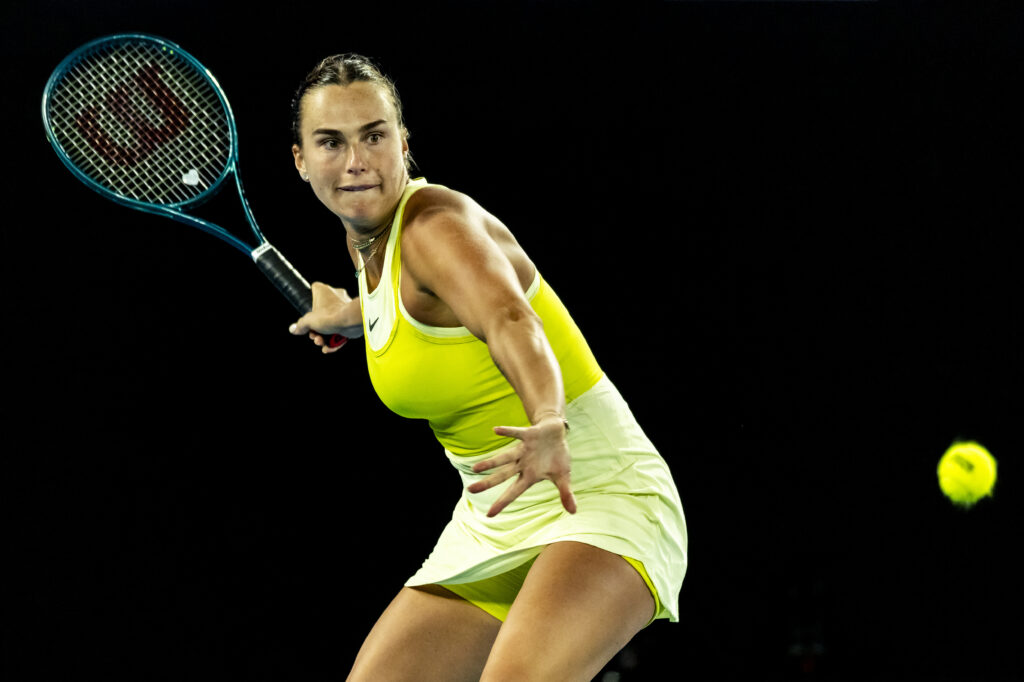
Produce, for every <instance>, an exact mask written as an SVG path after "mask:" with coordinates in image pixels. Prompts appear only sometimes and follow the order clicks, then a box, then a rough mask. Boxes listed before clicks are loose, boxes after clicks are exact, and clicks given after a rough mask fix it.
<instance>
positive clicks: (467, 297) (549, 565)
mask: <svg viewBox="0 0 1024 682" xmlns="http://www.w3.org/2000/svg"><path fill="white" fill-rule="evenodd" d="M293 132H294V146H293V147H292V151H293V154H294V157H295V166H296V168H297V169H298V172H299V174H300V177H301V178H302V179H303V180H304V181H306V182H308V183H309V184H310V186H311V187H312V190H313V193H314V194H315V195H316V197H317V198H318V199H319V200H320V201H321V202H322V203H323V204H324V205H325V206H326V207H327V208H328V209H330V211H331V212H332V213H334V214H335V215H336V216H337V217H338V218H339V219H340V220H341V223H342V225H343V227H344V229H345V231H346V234H347V236H348V245H349V254H350V256H351V258H352V262H353V264H354V266H355V269H356V273H357V275H358V279H359V295H358V297H357V298H352V297H351V296H350V295H349V294H348V293H347V292H346V291H345V290H344V289H343V288H333V287H330V286H327V285H324V284H321V283H316V284H314V285H313V301H314V302H313V311H312V312H310V313H309V314H307V315H304V316H303V317H301V318H300V319H299V320H298V321H297V322H296V323H295V324H293V325H292V327H291V332H292V333H293V334H297V335H308V336H309V338H311V339H312V340H313V342H314V343H315V344H316V345H318V346H321V347H322V348H323V352H325V353H329V352H336V350H337V349H332V348H328V347H327V346H326V345H325V344H324V336H325V335H328V334H333V333H340V334H344V335H347V336H349V337H357V336H360V335H363V336H364V337H365V348H366V360H367V365H368V368H369V373H370V378H371V380H372V383H373V386H374V388H375V389H376V392H377V394H378V395H379V396H380V399H381V400H382V401H383V402H384V403H385V404H386V405H387V406H388V407H389V408H391V409H392V410H393V411H395V412H396V413H398V414H399V415H401V416H404V417H410V418H422V419H426V420H428V421H429V424H430V426H431V428H432V429H433V432H434V434H435V436H436V437H437V440H438V441H439V442H440V444H441V446H443V447H444V449H445V453H446V455H447V457H448V459H449V461H450V462H451V464H452V466H453V467H454V468H455V470H456V471H457V473H458V475H459V476H460V477H461V478H462V481H463V483H464V491H463V494H462V496H461V498H460V499H458V500H457V501H456V503H455V508H454V511H453V513H452V518H451V521H450V523H448V525H447V526H446V527H445V528H444V529H443V530H442V532H441V535H440V537H439V539H438V541H437V544H436V546H435V548H434V550H433V551H432V552H431V553H430V555H429V556H428V557H427V558H426V560H425V561H424V562H423V564H422V566H421V567H420V569H419V570H418V571H417V572H416V573H415V574H414V575H412V576H411V577H410V578H409V579H408V581H407V582H406V583H405V586H404V587H402V588H401V589H400V590H399V592H398V594H397V596H396V597H395V598H394V600H393V601H392V602H391V604H390V605H389V606H388V607H387V609H386V610H385V611H384V613H383V615H381V617H380V619H379V620H378V621H377V623H376V625H374V627H373V628H372V630H371V631H370V633H369V635H368V636H367V638H366V640H365V642H364V643H363V645H362V647H361V649H360V651H359V654H358V656H357V657H356V660H355V662H354V664H353V667H352V670H351V673H350V676H349V679H350V680H372V681H373V682H381V681H384V680H416V681H417V682H422V681H424V680H445V681H451V680H558V681H559V682H565V681H566V680H590V679H592V678H593V677H594V676H595V675H596V674H597V673H598V672H600V670H601V669H602V668H603V667H604V665H605V664H606V663H607V662H608V661H610V660H611V659H612V658H613V657H614V656H615V654H616V653H617V652H618V651H619V650H620V649H622V648H623V647H624V646H625V645H626V644H627V643H628V642H629V641H630V639H632V638H633V636H634V635H636V633H637V632H639V631H640V630H642V629H643V628H645V627H646V626H647V625H649V624H650V623H651V622H652V621H654V620H655V619H667V620H669V621H677V620H678V595H679V590H680V587H681V584H682V580H683V575H684V573H685V572H686V566H687V550H686V544H687V539H686V537H687V536H686V524H685V521H684V517H683V511H682V507H681V504H680V500H679V495H678V492H677V490H676V486H675V483H674V482H673V479H672V476H671V473H670V471H669V468H668V466H667V464H666V463H665V461H664V459H663V458H662V457H661V456H660V455H659V454H658V452H657V450H656V449H655V447H654V446H653V445H652V443H651V442H650V440H649V439H648V438H647V437H646V436H645V435H644V433H643V431H642V430H641V429H640V427H639V426H638V425H637V423H636V420H635V419H634V417H633V415H632V413H631V412H630V410H629V407H628V406H627V404H626V403H625V401H624V400H623V398H622V397H621V396H620V394H619V393H618V391H617V390H616V388H615V386H614V385H613V384H612V383H611V381H610V380H609V379H608V377H607V376H605V374H604V373H603V372H602V370H601V367H600V365H599V364H598V362H597V360H596V359H595V357H594V355H593V354H592V352H591V350H590V348H589V347H588V345H587V342H586V340H585V339H584V337H583V335H582V334H581V333H580V330H579V328H578V327H577V325H576V324H575V323H574V322H573V319H572V318H571V317H570V315H569V313H568V311H567V310H566V308H565V306H564V305H563V304H562V302H561V301H560V300H559V298H558V297H557V296H556V295H555V292H554V290H553V289H552V288H551V285H550V284H549V283H548V281H547V280H546V279H544V278H543V277H542V276H541V274H540V273H539V272H538V271H537V268H536V267H535V266H534V264H533V262H532V261H531V260H530V258H529V256H527V254H526V253H525V252H524V251H523V249H522V248H521V247H520V245H519V244H518V242H517V241H516V239H515V237H514V236H513V235H512V233H511V232H510V231H509V229H508V228H507V227H506V226H505V225H503V224H502V223H501V221H500V220H498V219H497V218H496V217H494V216H493V215H491V214H490V213H488V212H487V211H486V210H485V209H484V208H482V207H481V206H480V205H479V204H477V203H476V202H475V201H474V200H473V199H471V198H470V197H468V196H466V195H465V194H461V193H459V192H457V191H454V190H452V189H448V188H446V187H443V186H440V185H434V184H429V183H428V182H427V181H426V180H425V179H423V178H418V179H411V178H410V172H409V169H410V160H409V140H408V137H409V135H408V130H407V129H406V126H405V122H404V120H403V116H402V107H401V101H400V99H399V96H398V93H397V91H396V89H395V87H394V84H393V83H392V82H391V81H390V80H389V79H388V78H387V77H386V76H385V75H383V73H382V72H381V71H380V70H379V69H378V68H377V67H376V66H375V65H374V64H372V63H371V62H370V61H369V60H367V59H365V58H363V57H361V56H358V55H351V54H350V55H339V56H334V57H330V58H328V59H325V60H324V61H323V62H321V63H320V64H319V65H318V66H317V67H316V68H315V69H314V70H313V71H312V72H311V73H310V74H309V75H308V76H307V78H306V79H305V81H304V82H303V83H302V85H301V87H300V88H299V90H298V91H297V93H296V96H295V99H294V101H293ZM381 455H382V456H391V455H388V453H381ZM395 456H397V455H395ZM402 456H407V455H406V454H403V455H402Z"/></svg>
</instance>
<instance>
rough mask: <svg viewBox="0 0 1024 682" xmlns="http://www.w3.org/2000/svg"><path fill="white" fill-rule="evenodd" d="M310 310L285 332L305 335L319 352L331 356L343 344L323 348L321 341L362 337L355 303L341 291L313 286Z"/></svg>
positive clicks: (360, 323)
mask: <svg viewBox="0 0 1024 682" xmlns="http://www.w3.org/2000/svg"><path fill="white" fill-rule="evenodd" d="M312 290H313V310H312V311H310V312H308V313H306V314H305V315H303V316H302V317H300V318H299V319H298V321H296V322H295V323H294V324H292V326H290V327H289V328H288V331H290V332H291V333H292V334H295V335H296V336H300V335H302V334H308V335H309V338H310V339H312V341H313V343H314V344H316V345H317V346H320V348H321V350H322V352H324V353H333V352H335V351H336V350H338V349H339V348H341V347H342V346H344V345H345V344H344V343H342V344H341V345H339V346H335V347H334V348H332V347H330V346H329V345H327V341H326V339H325V338H324V337H326V336H331V335H332V334H340V335H342V336H344V337H347V338H357V337H359V336H362V335H363V323H362V313H361V311H360V307H359V299H357V298H356V299H353V298H352V297H351V296H349V294H348V292H347V291H345V290H344V289H335V288H333V287H329V286H327V285H326V284H322V283H320V282H313V285H312Z"/></svg>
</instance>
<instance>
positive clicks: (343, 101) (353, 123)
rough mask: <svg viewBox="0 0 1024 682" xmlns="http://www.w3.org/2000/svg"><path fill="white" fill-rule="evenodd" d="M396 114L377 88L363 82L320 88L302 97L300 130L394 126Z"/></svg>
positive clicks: (378, 87) (389, 101) (383, 91)
mask: <svg viewBox="0 0 1024 682" xmlns="http://www.w3.org/2000/svg"><path fill="white" fill-rule="evenodd" d="M396 118H397V113H396V112H395V107H394V105H393V104H392V103H391V99H390V97H388V94H387V92H386V91H385V90H384V88H382V87H381V86H379V85H377V84H376V83H370V82H367V81H356V82H354V83H350V84H349V85H324V86H321V87H319V88H316V89H314V90H310V91H309V92H307V93H306V94H305V96H304V97H303V98H302V127H303V129H305V130H313V129H316V128H322V127H325V126H328V127H332V128H335V129H337V130H344V129H345V128H346V127H355V128H358V127H359V126H361V125H363V124H365V123H368V122H370V121H378V120H385V121H387V122H389V123H395V119H396Z"/></svg>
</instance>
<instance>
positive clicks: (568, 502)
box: [552, 474, 576, 514]
mask: <svg viewBox="0 0 1024 682" xmlns="http://www.w3.org/2000/svg"><path fill="white" fill-rule="evenodd" d="M552 483H554V484H555V486H556V487H557V488H558V495H559V497H560V498H561V500H562V506H563V507H565V511H567V512H569V513H570V514H575V513H576V496H575V495H573V493H572V485H571V484H570V481H569V475H568V474H566V475H565V476H559V477H558V478H557V479H552Z"/></svg>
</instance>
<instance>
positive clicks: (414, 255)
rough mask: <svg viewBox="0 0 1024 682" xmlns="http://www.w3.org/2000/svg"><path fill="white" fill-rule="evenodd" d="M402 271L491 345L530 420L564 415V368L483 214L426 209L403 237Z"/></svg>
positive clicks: (454, 208) (451, 208)
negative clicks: (484, 222) (485, 223)
mask: <svg viewBox="0 0 1024 682" xmlns="http://www.w3.org/2000/svg"><path fill="white" fill-rule="evenodd" d="M402 264H403V273H405V275H408V276H410V277H412V279H413V281H415V283H416V285H417V286H419V287H420V288H421V289H424V290H427V291H429V292H430V293H431V294H433V295H435V296H437V297H438V298H439V299H440V300H441V301H443V302H444V304H446V305H447V306H448V307H449V308H451V310H452V312H453V313H454V314H455V317H457V318H458V320H459V322H460V323H461V324H462V325H464V326H465V327H466V328H467V329H469V331H470V332H471V333H472V334H473V335H474V336H476V337H477V338H479V339H481V340H483V341H484V342H485V343H487V346H488V349H489V351H490V354H491V357H492V359H493V360H494V362H495V364H496V365H497V366H498V368H499V369H500V370H501V371H502V373H503V374H504V375H505V377H506V378H507V379H508V381H509V383H510V384H512V387H513V388H514V389H515V391H516V394H517V395H518V396H519V398H520V400H521V401H522V403H523V406H524V407H525V409H526V414H527V416H528V417H529V418H530V421H531V423H533V424H536V423H538V422H539V421H541V420H542V419H543V418H544V417H546V416H549V417H558V418H561V416H562V415H563V414H564V413H565V391H564V388H563V385H562V375H561V370H560V369H559V367H558V362H557V360H556V359H555V356H554V353H553V352H552V350H551V346H550V345H549V343H548V340H547V337H546V336H545V335H544V328H543V324H542V322H541V320H540V318H539V317H537V315H536V313H534V311H533V309H532V308H531V307H530V303H529V301H527V300H526V297H525V296H524V294H523V290H522V286H521V285H520V282H519V279H518V277H517V276H516V272H515V270H514V268H513V266H512V264H511V263H510V262H509V259H508V257H507V256H506V254H505V253H504V252H503V251H502V249H501V247H499V246H498V244H496V243H495V241H494V240H493V239H492V238H491V237H490V236H489V235H488V233H487V230H486V228H485V226H484V225H483V224H481V220H480V218H479V216H477V215H474V214H473V212H471V211H468V210H458V208H457V207H451V206H447V207H441V208H432V209H427V210H424V211H422V212H420V213H419V214H418V215H417V216H416V217H415V219H414V220H411V221H410V223H409V224H408V225H407V226H406V228H405V230H404V232H403V239H402Z"/></svg>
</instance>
